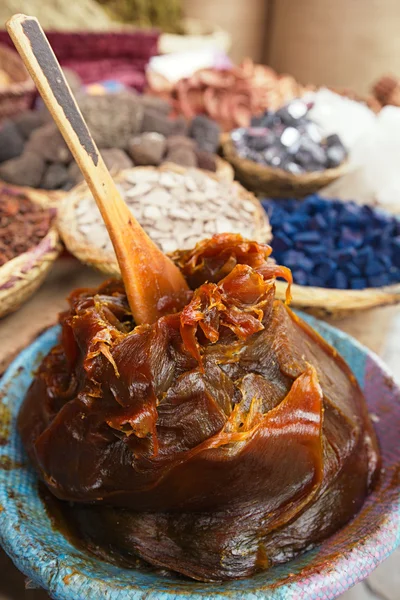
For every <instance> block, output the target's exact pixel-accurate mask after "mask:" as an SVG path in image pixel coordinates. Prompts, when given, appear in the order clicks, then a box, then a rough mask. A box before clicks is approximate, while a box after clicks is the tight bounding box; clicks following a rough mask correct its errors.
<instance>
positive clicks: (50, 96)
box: [6, 15, 188, 325]
mask: <svg viewBox="0 0 400 600" xmlns="http://www.w3.org/2000/svg"><path fill="white" fill-rule="evenodd" d="M6 26H7V31H8V33H9V34H10V36H11V38H12V40H13V42H14V44H15V47H16V48H17V50H18V52H19V54H20V56H21V58H22V60H23V61H24V63H25V66H26V67H27V69H28V71H29V73H30V74H31V76H32V79H33V80H34V82H35V83H36V86H37V88H38V90H39V92H40V95H41V96H42V98H43V100H44V102H45V103H46V105H47V108H48V109H49V111H50V112H51V114H52V117H53V119H54V121H55V122H56V124H57V126H58V128H59V130H60V131H61V133H62V135H63V137H64V139H65V141H66V143H67V144H68V146H69V148H70V150H71V152H72V154H73V156H74V158H75V160H76V162H77V163H78V165H79V168H80V170H81V171H82V173H83V176H84V177H85V179H86V182H87V184H88V185H89V187H90V190H91V192H92V194H93V196H94V198H95V200H96V203H97V206H98V207H99V209H100V212H101V215H102V217H103V220H104V223H105V225H106V227H107V230H108V233H109V235H110V238H111V241H112V244H113V246H114V250H115V254H116V255H117V259H118V264H119V267H120V270H121V274H122V279H123V281H124V285H125V290H126V294H127V297H128V301H129V305H130V308H131V311H132V314H133V317H134V319H135V322H136V323H137V324H138V325H139V324H142V323H152V322H154V321H156V320H157V319H158V318H159V317H160V316H161V313H160V307H161V304H162V303H160V300H161V299H162V298H165V297H166V296H174V297H179V296H181V297H183V293H184V292H185V291H186V290H187V289H188V286H187V284H186V281H185V279H184V277H183V275H182V273H181V272H180V271H179V269H178V268H177V267H176V266H175V265H174V263H173V262H172V261H171V260H170V259H169V258H168V257H167V256H165V254H163V253H162V252H161V250H160V249H159V248H158V247H157V246H156V245H155V244H154V242H153V241H152V240H151V239H150V238H149V236H148V235H147V234H146V233H145V232H144V231H143V229H142V227H141V226H140V224H139V223H138V221H137V220H136V219H135V217H134V216H133V215H132V213H131V212H130V210H129V209H128V207H127V205H126V204H125V202H124V200H123V199H122V197H121V195H120V193H119V191H118V189H117V188H116V186H115V183H114V181H113V180H112V177H111V175H110V173H109V171H108V169H107V167H106V165H105V164H104V161H103V159H102V157H101V155H100V153H99V151H98V149H97V146H96V144H95V143H94V141H93V138H92V136H91V135H90V132H89V130H88V127H87V125H86V123H85V121H84V119H83V117H82V114H81V112H80V110H79V108H78V105H77V103H76V101H75V99H74V97H73V94H72V92H71V90H70V88H69V86H68V83H67V82H66V80H65V77H64V75H63V72H62V70H61V67H60V65H59V63H58V61H57V59H56V57H55V55H54V52H53V50H52V49H51V46H50V44H49V42H48V40H47V38H46V36H45V34H44V32H43V30H42V28H41V26H40V24H39V22H38V20H37V19H36V18H34V17H27V16H25V15H14V16H13V17H12V18H11V19H10V20H9V21H8V22H7V25H6Z"/></svg>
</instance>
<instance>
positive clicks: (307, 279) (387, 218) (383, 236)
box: [262, 194, 400, 317]
mask: <svg viewBox="0 0 400 600" xmlns="http://www.w3.org/2000/svg"><path fill="white" fill-rule="evenodd" d="M262 204H263V206H264V208H265V210H266V212H267V214H268V217H269V220H270V223H271V227H272V234H273V240H272V244H271V245H272V249H273V256H274V258H275V260H276V261H277V262H278V263H281V262H282V261H284V264H286V265H287V266H288V267H289V268H290V269H291V270H292V273H293V279H294V282H295V283H294V285H293V286H292V296H293V305H294V306H296V307H298V308H301V309H303V310H307V311H308V312H311V313H312V314H315V315H317V316H323V317H326V316H333V317H342V316H345V315H346V314H351V313H352V312H354V311H359V310H366V309H370V308H375V307H378V306H385V305H390V304H396V303H398V302H400V219H399V218H397V217H396V216H393V215H391V214H389V213H386V212H384V211H382V210H379V209H377V208H374V207H370V206H365V205H364V206H363V205H360V204H356V203H354V202H350V201H349V202H341V201H339V200H336V199H332V200H327V199H325V198H321V197H320V196H318V195H317V194H314V195H311V196H309V197H307V198H306V199H304V200H301V201H300V200H296V199H295V198H287V199H276V200H272V199H263V200H262ZM285 289H286V286H285V285H283V284H282V282H279V281H278V282H277V294H278V296H280V297H281V298H284V294H285Z"/></svg>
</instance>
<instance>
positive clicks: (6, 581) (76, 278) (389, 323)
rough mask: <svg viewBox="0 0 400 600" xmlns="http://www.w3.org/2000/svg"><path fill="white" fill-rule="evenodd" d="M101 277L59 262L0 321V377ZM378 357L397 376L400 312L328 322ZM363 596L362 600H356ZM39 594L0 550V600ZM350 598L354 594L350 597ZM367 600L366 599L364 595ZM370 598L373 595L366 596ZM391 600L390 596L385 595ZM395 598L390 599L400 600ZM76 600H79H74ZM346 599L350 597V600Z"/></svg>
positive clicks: (35, 599)
mask: <svg viewBox="0 0 400 600" xmlns="http://www.w3.org/2000/svg"><path fill="white" fill-rule="evenodd" d="M104 279H105V276H104V275H101V274H99V273H96V272H94V271H93V270H91V269H89V268H88V267H85V266H83V265H81V264H80V263H78V262H77V261H76V260H74V259H72V258H69V257H67V258H62V259H60V260H59V261H58V262H57V263H56V264H55V266H54V267H53V270H52V271H51V273H50V274H49V276H48V278H47V280H46V281H45V283H44V284H43V286H42V287H41V288H40V290H39V291H38V292H37V293H36V294H35V295H34V296H33V297H32V298H31V299H30V300H29V301H28V302H27V303H26V304H24V305H23V306H22V307H21V308H20V309H19V310H18V311H17V312H16V313H14V314H12V315H9V316H8V317H5V318H4V319H2V320H0V373H2V372H3V371H4V369H5V368H6V367H7V365H8V364H9V363H10V361H11V360H12V359H13V358H14V357H15V356H16V355H17V354H18V352H20V350H21V349H22V348H24V347H25V346H26V345H27V344H29V343H30V342H31V341H32V340H33V339H34V338H35V337H36V336H37V335H38V334H39V333H40V332H41V331H43V330H44V329H45V328H47V327H49V326H51V325H53V324H54V323H55V322H56V320H57V314H58V312H59V311H60V310H63V309H64V308H65V306H66V303H65V298H66V296H67V295H68V293H69V292H70V291H72V290H73V289H74V288H77V287H91V286H95V285H97V284H99V283H100V282H101V281H102V280H104ZM330 323H331V324H333V325H335V326H336V327H339V328H340V329H342V330H343V331H345V332H347V333H349V334H350V335H352V336H354V337H355V338H356V339H358V340H359V341H360V342H361V343H363V344H365V345H366V346H368V347H369V348H370V349H371V350H373V351H374V352H376V353H377V354H378V355H380V356H381V357H382V358H383V359H384V360H385V362H386V363H387V364H388V365H389V367H390V368H391V369H392V371H393V373H394V374H395V376H396V377H398V375H399V372H400V308H398V307H393V306H391V307H384V308H378V309H374V310H371V311H365V312H362V313H359V314H355V315H353V316H350V317H346V318H342V319H339V320H338V319H336V320H330ZM359 597H360V598H362V596H359ZM45 598H47V599H48V596H47V594H45V592H43V591H41V590H36V589H29V587H28V589H25V578H24V576H23V575H21V574H20V573H19V572H18V571H17V569H15V568H14V566H13V565H12V563H11V561H10V560H9V559H8V557H7V556H6V555H5V554H4V553H2V551H1V550H0V600H25V599H27V600H44V599H45ZM354 598H355V596H354ZM365 598H366V596H365ZM371 598H373V596H371ZM388 598H390V600H392V598H391V597H390V596H388ZM399 598H400V592H399V596H398V598H394V597H393V600H399ZM77 600H81V599H77ZM349 600H350V597H349Z"/></svg>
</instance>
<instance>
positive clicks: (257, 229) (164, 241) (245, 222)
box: [66, 168, 271, 253]
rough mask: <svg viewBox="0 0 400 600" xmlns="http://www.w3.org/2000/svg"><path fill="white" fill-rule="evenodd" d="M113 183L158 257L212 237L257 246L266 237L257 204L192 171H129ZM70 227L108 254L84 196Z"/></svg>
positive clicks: (240, 191)
mask: <svg viewBox="0 0 400 600" xmlns="http://www.w3.org/2000/svg"><path fill="white" fill-rule="evenodd" d="M117 182H118V186H119V189H120V191H121V192H122V194H123V196H124V198H125V200H126V202H127V204H128V205H129V207H130V208H131V210H132V212H133V214H134V215H135V217H136V218H137V219H138V221H139V222H140V224H141V225H142V226H143V228H144V229H145V231H146V232H147V233H148V234H149V235H150V237H151V238H152V239H153V240H154V241H155V242H156V243H157V244H158V245H159V246H160V247H161V249H162V250H163V251H164V252H173V251H174V250H176V249H178V248H180V249H186V248H191V247H193V246H194V245H195V244H196V243H197V242H198V241H199V240H201V239H203V238H204V237H210V236H212V235H213V234H215V233H224V232H233V233H240V234H242V235H243V236H244V237H246V238H250V239H256V240H258V241H262V242H267V241H269V239H270V237H271V234H270V231H271V230H270V226H269V222H268V218H267V217H266V215H265V213H264V211H263V209H262V207H261V205H260V203H259V202H258V200H256V199H255V197H254V196H252V195H251V194H249V193H248V192H247V191H246V190H245V189H244V188H242V187H241V186H240V185H239V184H237V183H226V182H222V181H218V180H217V179H214V178H213V177H211V176H208V175H207V174H205V173H203V172H202V171H199V170H197V169H188V170H186V171H185V172H184V173H179V172H175V171H173V170H169V169H167V168H162V169H155V168H154V169H153V168H137V169H132V170H130V171H126V172H125V173H124V174H121V175H120V177H119V178H117ZM67 201H68V199H66V202H67ZM75 223H76V228H77V230H78V235H80V236H84V237H85V238H86V241H87V244H88V245H91V246H94V247H97V248H101V249H103V251H106V253H108V251H109V252H110V253H113V249H112V245H111V242H110V239H109V236H108V233H107V231H106V228H105V226H104V224H103V221H102V219H101V216H100V213H99V211H98V209H97V206H96V204H95V202H94V200H93V198H92V197H91V195H90V194H89V192H88V193H87V195H84V196H83V197H82V198H81V199H80V200H79V202H78V203H77V204H76V205H75Z"/></svg>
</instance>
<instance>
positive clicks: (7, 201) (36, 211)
mask: <svg viewBox="0 0 400 600" xmlns="http://www.w3.org/2000/svg"><path fill="white" fill-rule="evenodd" d="M60 249H61V245H60V242H59V235H58V231H57V228H56V225H55V222H54V212H53V211H52V210H49V209H47V208H43V206H40V204H38V203H37V201H36V198H35V196H34V195H31V194H29V193H26V194H22V193H21V191H20V190H19V189H17V188H15V187H13V186H9V185H5V184H0V317H4V316H5V315H7V314H8V313H10V312H13V311H15V310H17V309H18V308H19V307H20V306H21V304H22V303H23V302H25V301H26V300H27V299H28V298H29V297H30V296H31V295H32V294H33V293H34V292H35V291H36V289H37V288H38V287H39V286H40V285H41V283H42V282H43V280H44V278H45V277H46V274H47V272H48V271H49V269H50V267H51V265H52V264H53V262H54V261H55V259H56V258H57V256H58V255H59V253H60Z"/></svg>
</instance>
